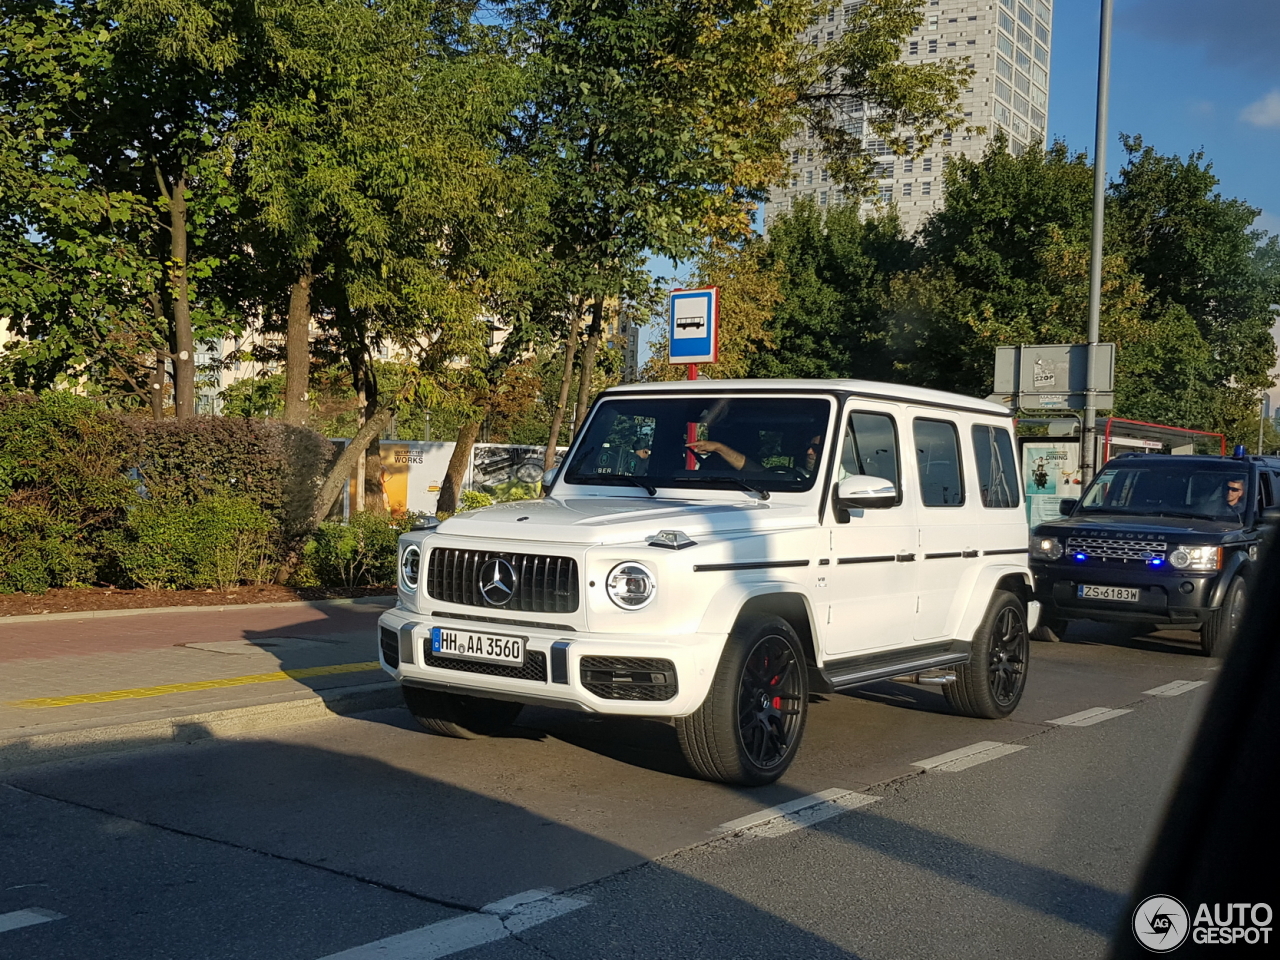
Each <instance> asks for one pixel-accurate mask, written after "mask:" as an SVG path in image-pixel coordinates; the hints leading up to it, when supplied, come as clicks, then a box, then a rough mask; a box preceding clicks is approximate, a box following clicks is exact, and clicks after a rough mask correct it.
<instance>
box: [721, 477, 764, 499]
mask: <svg viewBox="0 0 1280 960" xmlns="http://www.w3.org/2000/svg"><path fill="white" fill-rule="evenodd" d="M713 479H716V480H728V481H729V482H730V483H736V484H737V485H738V486H740V487H741V488H742V489H743V490H747V491H749V492H750V493H754V494H756V495H757V496H759V497H760V499H761V500H768V499H769V491H768V490H766V489H765V488H764V487H757V486H756V485H755V484H754V483H747V481H745V480H743V479H742V478H741V477H715V478H713Z"/></svg>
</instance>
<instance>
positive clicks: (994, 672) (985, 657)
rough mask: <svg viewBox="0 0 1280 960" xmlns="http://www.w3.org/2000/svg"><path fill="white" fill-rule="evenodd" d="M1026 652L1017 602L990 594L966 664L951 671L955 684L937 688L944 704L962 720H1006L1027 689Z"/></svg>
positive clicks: (1023, 615)
mask: <svg viewBox="0 0 1280 960" xmlns="http://www.w3.org/2000/svg"><path fill="white" fill-rule="evenodd" d="M1030 652H1031V642H1030V638H1029V637H1028V634H1027V612H1026V608H1025V607H1024V606H1023V605H1022V601H1021V600H1020V599H1018V597H1017V596H1015V595H1014V594H1012V593H1010V592H1009V591H1007V590H997V591H995V593H993V594H992V597H991V604H990V606H988V607H987V612H986V615H985V616H983V618H982V623H980V624H979V625H978V629H977V630H976V631H974V634H973V645H972V646H971V647H970V649H969V662H968V663H963V664H961V665H960V666H958V667H956V679H955V681H954V682H953V683H949V684H947V685H946V686H945V687H943V688H942V689H943V692H944V693H945V695H946V698H947V703H949V704H951V707H952V709H954V710H955V711H956V712H957V713H961V714H963V715H964V716H966V717H979V718H982V719H984V720H999V719H1000V718H1001V717H1007V716H1008V715H1009V714H1011V713H1013V711H1014V708H1016V707H1017V706H1018V701H1020V700H1021V699H1022V691H1023V689H1024V688H1025V687H1026V685H1027V661H1028V658H1029V655H1030Z"/></svg>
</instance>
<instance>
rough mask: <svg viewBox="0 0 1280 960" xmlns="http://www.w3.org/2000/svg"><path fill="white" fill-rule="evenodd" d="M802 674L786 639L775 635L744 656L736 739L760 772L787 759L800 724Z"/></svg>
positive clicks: (759, 643)
mask: <svg viewBox="0 0 1280 960" xmlns="http://www.w3.org/2000/svg"><path fill="white" fill-rule="evenodd" d="M803 671H804V666H803V665H802V664H800V663H798V662H797V660H796V656H795V653H794V651H793V650H792V648H791V646H790V644H789V643H788V641H787V639H786V638H784V637H782V636H781V635H779V634H776V633H774V634H769V635H767V636H764V637H761V638H760V639H759V640H757V641H756V645H755V647H753V648H752V650H751V652H750V653H748V654H747V658H746V662H745V663H744V664H743V669H742V683H741V684H740V685H739V688H738V737H739V739H740V740H741V742H742V749H743V751H744V752H745V753H746V755H747V758H748V759H750V761H751V762H752V763H753V764H755V765H756V766H757V767H759V768H760V769H761V770H768V769H770V768H771V767H774V766H776V765H777V764H779V763H781V762H783V761H784V760H786V759H787V758H788V757H789V756H790V753H791V749H792V747H793V745H794V744H795V741H796V733H797V728H798V727H799V725H800V722H801V720H800V699H801V695H802V693H803V690H802V684H801V682H800V674H801V673H802V672H803Z"/></svg>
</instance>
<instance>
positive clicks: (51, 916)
mask: <svg viewBox="0 0 1280 960" xmlns="http://www.w3.org/2000/svg"><path fill="white" fill-rule="evenodd" d="M65 919H66V916H65V915H63V914H61V913H55V912H54V911H52V910H45V909H44V908H43V907H27V909H25V910H14V911H13V912H12V913H0V933H8V932H9V931H10V930H20V929H22V928H23V927H32V926H35V925H36V924H37V923H48V922H49V921H50V920H65Z"/></svg>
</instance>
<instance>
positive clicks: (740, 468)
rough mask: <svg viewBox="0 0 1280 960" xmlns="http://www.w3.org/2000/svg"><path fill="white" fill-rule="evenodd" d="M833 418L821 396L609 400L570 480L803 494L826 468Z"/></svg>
mask: <svg viewBox="0 0 1280 960" xmlns="http://www.w3.org/2000/svg"><path fill="white" fill-rule="evenodd" d="M830 415H831V401H830V400H827V399H823V398H816V397H803V398H802V397H794V398H792V397H709V396H705V395H703V396H697V397H644V398H641V399H627V400H622V399H619V400H606V401H605V402H603V403H601V404H600V406H599V408H598V409H597V411H596V414H595V416H594V417H592V418H591V423H590V424H589V425H588V427H587V433H586V436H585V437H583V439H582V443H581V444H580V445H579V447H578V449H577V450H576V451H575V453H574V456H573V459H572V460H571V461H570V463H569V465H568V467H567V469H566V471H565V480H566V481H567V482H569V483H584V484H602V485H617V486H628V487H634V488H636V489H637V490H638V489H640V487H641V486H643V485H645V484H647V485H651V486H655V487H656V486H664V487H665V486H675V487H682V486H683V487H706V488H713V489H735V488H736V489H745V490H747V491H751V490H756V491H758V492H760V493H762V494H767V493H768V492H769V491H775V492H802V491H805V490H809V489H810V488H812V486H813V484H814V481H815V478H816V476H817V472H818V469H819V468H820V466H821V463H822V450H823V447H824V446H825V444H826V440H827V424H828V420H829V419H830ZM631 478H642V479H643V480H644V481H645V484H637V483H636V481H635V480H633V479H631Z"/></svg>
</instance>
